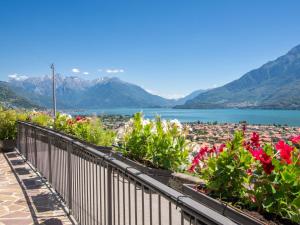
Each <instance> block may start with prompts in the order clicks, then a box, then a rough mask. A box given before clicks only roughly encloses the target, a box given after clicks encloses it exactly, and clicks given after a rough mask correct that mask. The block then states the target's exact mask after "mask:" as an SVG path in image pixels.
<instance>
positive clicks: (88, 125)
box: [55, 114, 115, 146]
mask: <svg viewBox="0 0 300 225" xmlns="http://www.w3.org/2000/svg"><path fill="white" fill-rule="evenodd" d="M55 129H57V130H59V131H62V132H64V133H67V134H70V135H74V136H75V137H77V138H79V139H81V140H84V141H86V142H89V143H92V144H95V145H101V146H111V145H112V143H113V141H114V138H115V133H114V132H113V131H111V130H109V129H105V128H104V127H103V125H102V123H101V121H100V119H99V118H96V117H93V118H90V117H80V116H77V117H76V118H72V117H71V116H69V115H66V114H58V115H57V118H56V120H55Z"/></svg>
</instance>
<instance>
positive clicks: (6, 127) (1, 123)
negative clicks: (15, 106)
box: [0, 109, 17, 152]
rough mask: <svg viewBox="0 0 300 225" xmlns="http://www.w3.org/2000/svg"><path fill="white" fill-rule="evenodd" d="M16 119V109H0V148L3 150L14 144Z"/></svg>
mask: <svg viewBox="0 0 300 225" xmlns="http://www.w3.org/2000/svg"><path fill="white" fill-rule="evenodd" d="M16 121H17V113H16V111H14V110H4V109H0V149H1V150H2V151H4V152H7V151H12V150H13V149H14V148H15V146H16V141H15V139H16V133H17V131H16Z"/></svg>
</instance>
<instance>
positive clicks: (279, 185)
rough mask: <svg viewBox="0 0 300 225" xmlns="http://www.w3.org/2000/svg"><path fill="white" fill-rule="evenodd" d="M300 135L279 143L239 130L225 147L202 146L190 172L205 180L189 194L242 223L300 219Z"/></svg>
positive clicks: (187, 188) (296, 221)
mask: <svg viewBox="0 0 300 225" xmlns="http://www.w3.org/2000/svg"><path fill="white" fill-rule="evenodd" d="M299 144H300V136H299V137H295V138H293V139H292V140H291V141H289V142H285V141H283V140H280V141H279V142H278V143H277V144H276V145H275V146H274V145H272V144H261V143H260V139H259V135H258V134H257V133H253V135H252V137H251V138H250V140H247V139H246V138H245V137H244V132H236V133H235V136H234V138H233V139H232V140H230V141H228V142H227V143H226V145H221V146H220V147H219V148H211V149H210V148H207V147H205V148H201V149H200V150H199V152H198V153H197V155H195V157H194V159H193V162H192V165H191V167H190V168H189V170H190V172H193V173H196V174H198V176H199V177H200V178H201V179H203V182H202V183H200V184H198V185H184V188H183V190H184V193H186V194H188V195H190V196H191V197H193V198H194V199H196V200H198V201H199V202H201V203H202V204H204V205H206V206H208V207H210V208H212V209H214V210H215V211H218V212H220V213H221V214H223V215H225V216H227V217H228V218H230V219H231V220H233V221H235V222H237V223H239V224H269V222H270V220H272V221H273V222H274V221H275V223H277V222H278V223H279V224H299V222H300V164H299V158H300V150H299Z"/></svg>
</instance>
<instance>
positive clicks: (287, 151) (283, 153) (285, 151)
mask: <svg viewBox="0 0 300 225" xmlns="http://www.w3.org/2000/svg"><path fill="white" fill-rule="evenodd" d="M276 150H277V151H279V153H280V157H281V159H283V160H284V161H285V162H286V163H287V164H291V163H292V154H291V152H292V151H293V150H294V148H293V147H291V146H289V145H288V144H286V143H285V142H284V141H283V140H280V141H278V143H277V144H276Z"/></svg>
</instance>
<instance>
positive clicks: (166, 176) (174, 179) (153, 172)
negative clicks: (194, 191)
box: [111, 150, 202, 191]
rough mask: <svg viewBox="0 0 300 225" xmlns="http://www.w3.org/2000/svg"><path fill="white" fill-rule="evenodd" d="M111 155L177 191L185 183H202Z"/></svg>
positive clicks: (112, 153)
mask: <svg viewBox="0 0 300 225" xmlns="http://www.w3.org/2000/svg"><path fill="white" fill-rule="evenodd" d="M111 155H112V157H114V158H116V159H118V160H120V161H122V162H124V163H126V164H128V165H129V166H130V167H133V168H135V169H137V170H139V171H141V172H142V173H145V174H147V175H149V176H151V177H152V178H154V179H156V180H158V181H160V182H162V183H164V184H166V185H168V186H170V187H172V188H174V189H176V190H178V191H182V190H183V185H184V184H186V183H192V184H197V183H199V182H201V181H202V180H201V179H199V178H197V177H193V176H190V175H188V174H183V173H177V172H173V171H170V170H165V169H156V168H151V167H147V166H146V165H143V164H141V163H139V162H136V161H133V160H131V159H128V158H126V157H124V156H122V154H121V153H119V152H116V151H114V150H112V151H111Z"/></svg>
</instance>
